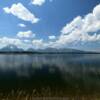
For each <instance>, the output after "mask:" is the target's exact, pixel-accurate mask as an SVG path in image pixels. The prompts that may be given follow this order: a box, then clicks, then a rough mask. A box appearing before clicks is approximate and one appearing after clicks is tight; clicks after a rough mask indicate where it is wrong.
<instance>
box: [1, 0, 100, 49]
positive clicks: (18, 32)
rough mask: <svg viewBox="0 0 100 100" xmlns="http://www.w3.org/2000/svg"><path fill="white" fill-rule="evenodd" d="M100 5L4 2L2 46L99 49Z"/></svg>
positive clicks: (95, 1) (81, 0) (74, 0)
mask: <svg viewBox="0 0 100 100" xmlns="http://www.w3.org/2000/svg"><path fill="white" fill-rule="evenodd" d="M99 3H100V0H16V1H15V0H4V1H2V2H0V42H1V44H0V47H1V48H2V47H4V46H6V45H9V44H13V45H16V46H18V47H20V48H24V49H28V48H47V47H54V48H76V49H84V50H99V49H100V48H99V45H100V43H99V41H100V35H99V34H100V33H99V32H100V27H99V26H100V25H99V23H100V22H99V21H100V19H99V18H98V16H99V15H100V5H99ZM89 19H90V20H89ZM85 29H86V30H85Z"/></svg>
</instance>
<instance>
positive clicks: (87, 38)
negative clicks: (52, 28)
mask: <svg viewBox="0 0 100 100" xmlns="http://www.w3.org/2000/svg"><path fill="white" fill-rule="evenodd" d="M99 31H100V4H99V5H97V6H96V7H95V8H94V9H93V12H92V13H89V14H87V15H86V16H85V17H81V16H78V17H76V18H74V19H73V20H72V21H71V22H70V23H67V24H66V25H65V26H64V27H63V28H62V30H61V35H60V36H59V39H58V40H56V42H55V44H56V45H57V46H62V45H67V44H70V43H79V42H82V43H86V42H98V41H100V33H99Z"/></svg>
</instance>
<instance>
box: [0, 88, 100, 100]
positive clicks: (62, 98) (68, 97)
mask: <svg viewBox="0 0 100 100" xmlns="http://www.w3.org/2000/svg"><path fill="white" fill-rule="evenodd" d="M0 100H100V94H98V93H96V94H78V93H76V94H67V93H66V94H65V93H63V92H60V91H56V92H51V91H50V89H49V88H47V89H45V90H43V92H41V93H38V92H37V91H36V90H35V89H34V90H33V91H32V92H31V93H28V92H25V91H23V90H17V91H16V92H15V91H14V90H12V91H11V92H9V93H0Z"/></svg>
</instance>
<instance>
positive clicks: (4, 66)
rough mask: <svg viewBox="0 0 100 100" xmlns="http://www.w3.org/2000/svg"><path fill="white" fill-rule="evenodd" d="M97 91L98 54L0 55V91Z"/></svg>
mask: <svg viewBox="0 0 100 100" xmlns="http://www.w3.org/2000/svg"><path fill="white" fill-rule="evenodd" d="M45 88H49V89H50V90H51V91H53V92H55V91H57V92H60V91H62V92H63V93H65V94H66V93H69V94H73V93H80V94H94V93H98V94H99V93H100V55H99V54H73V55H71V54H41V55H38V54H36V55H35V54H34V55H28V54H22V55H19V54H15V55H14V54H8V55H7V54H1V55H0V91H1V92H9V91H11V90H17V89H22V90H24V91H28V92H31V91H33V89H36V90H37V91H39V92H40V91H41V90H42V89H45Z"/></svg>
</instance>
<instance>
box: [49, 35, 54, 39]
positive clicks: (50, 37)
mask: <svg viewBox="0 0 100 100" xmlns="http://www.w3.org/2000/svg"><path fill="white" fill-rule="evenodd" d="M48 38H49V39H50V40H54V39H56V36H54V35H51V36H48Z"/></svg>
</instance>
